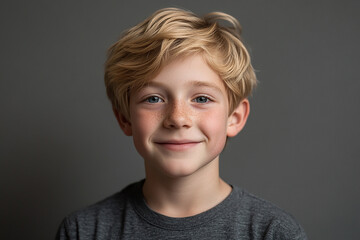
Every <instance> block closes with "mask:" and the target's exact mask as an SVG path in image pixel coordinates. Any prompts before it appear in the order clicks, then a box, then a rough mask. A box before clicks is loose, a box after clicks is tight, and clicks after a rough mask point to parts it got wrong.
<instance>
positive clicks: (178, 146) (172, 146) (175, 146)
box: [156, 142, 200, 151]
mask: <svg viewBox="0 0 360 240" xmlns="http://www.w3.org/2000/svg"><path fill="white" fill-rule="evenodd" d="M199 143H200V142H156V144H158V145H159V146H161V147H163V148H165V149H167V150H171V151H185V150H188V149H190V148H193V147H195V146H196V145H198V144H199Z"/></svg>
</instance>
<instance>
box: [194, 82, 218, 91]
mask: <svg viewBox="0 0 360 240" xmlns="http://www.w3.org/2000/svg"><path fill="white" fill-rule="evenodd" d="M189 84H190V85H193V86H196V87H207V88H212V89H214V90H216V91H219V92H221V89H220V88H219V87H218V86H216V85H214V84H211V83H207V82H202V81H191V82H190V83H189Z"/></svg>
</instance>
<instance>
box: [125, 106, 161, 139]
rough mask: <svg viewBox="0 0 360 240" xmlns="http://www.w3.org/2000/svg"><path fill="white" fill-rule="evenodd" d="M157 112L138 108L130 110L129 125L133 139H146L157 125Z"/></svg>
mask: <svg viewBox="0 0 360 240" xmlns="http://www.w3.org/2000/svg"><path fill="white" fill-rule="evenodd" d="M159 117H160V116H159V114H156V113H154V112H149V111H144V110H142V111H141V110H139V111H134V112H131V126H132V132H133V138H134V141H136V142H138V141H144V140H145V141H146V139H147V138H148V137H149V136H151V134H152V133H153V132H154V131H155V129H156V128H157V127H158V124H159V122H160V120H159Z"/></svg>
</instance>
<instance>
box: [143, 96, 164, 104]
mask: <svg viewBox="0 0 360 240" xmlns="http://www.w3.org/2000/svg"><path fill="white" fill-rule="evenodd" d="M145 101H146V102H148V103H159V102H162V99H161V98H159V97H157V96H151V97H148V98H147V99H146V100H145Z"/></svg>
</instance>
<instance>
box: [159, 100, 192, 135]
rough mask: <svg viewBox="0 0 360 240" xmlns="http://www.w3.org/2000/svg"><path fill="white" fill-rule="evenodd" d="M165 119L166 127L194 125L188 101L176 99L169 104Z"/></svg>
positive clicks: (188, 126) (177, 127)
mask: <svg viewBox="0 0 360 240" xmlns="http://www.w3.org/2000/svg"><path fill="white" fill-rule="evenodd" d="M165 114H166V115H165V119H164V127H165V128H175V129H179V128H190V127H191V126H192V118H191V109H190V107H189V106H187V104H186V103H184V102H181V101H174V102H173V103H172V104H169V105H168V107H167V109H166V113H165Z"/></svg>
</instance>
